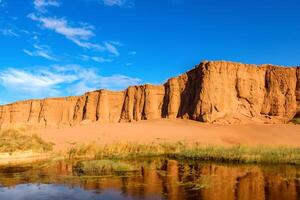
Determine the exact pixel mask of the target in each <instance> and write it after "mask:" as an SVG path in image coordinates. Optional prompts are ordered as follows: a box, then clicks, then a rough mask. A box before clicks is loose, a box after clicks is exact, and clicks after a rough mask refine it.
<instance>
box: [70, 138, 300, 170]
mask: <svg viewBox="0 0 300 200" xmlns="http://www.w3.org/2000/svg"><path fill="white" fill-rule="evenodd" d="M68 155H69V158H70V159H73V158H80V157H90V158H94V159H122V158H133V157H151V156H167V157H170V158H175V159H189V160H204V161H219V162H236V163H274V164H275V163H276V164H279V163H282V164H295V165H300V148H297V147H268V146H255V147H250V146H244V145H235V146H229V147H225V146H217V145H203V144H200V143H197V142H195V143H186V142H181V141H180V142H176V143H149V144H138V143H114V144H107V145H97V144H95V143H94V144H88V145H80V146H74V147H72V148H71V149H70V150H69V152H68Z"/></svg>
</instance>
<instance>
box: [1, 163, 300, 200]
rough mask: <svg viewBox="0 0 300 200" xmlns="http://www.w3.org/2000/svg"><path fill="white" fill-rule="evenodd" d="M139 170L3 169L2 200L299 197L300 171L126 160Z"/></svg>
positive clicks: (62, 166) (274, 199)
mask: <svg viewBox="0 0 300 200" xmlns="http://www.w3.org/2000/svg"><path fill="white" fill-rule="evenodd" d="M126 162H128V163H130V164H132V165H134V166H136V167H137V168H138V171H136V172H134V173H125V174H118V175H116V174H112V175H105V176H101V177H99V176H93V177H87V176H77V175H76V173H75V172H73V168H72V165H73V163H67V162H65V161H60V162H57V163H51V164H49V163H43V164H42V165H37V166H35V167H26V166H23V167H18V168H3V169H0V185H1V186H0V199H1V200H6V199H8V200H53V199H54V200H68V199H72V200H77V199H78V200H79V199H80V200H81V199H84V200H85V199H87V200H98V199H103V200H110V199H116V200H117V199H118V200H119V199H124V200H129V199H133V200H135V199H146V200H154V199H170V200H177V199H193V200H194V199H199V200H212V199H222V200H223V199H224V200H231V199H233V200H236V199H242V200H244V199H245V200H246V199H249V200H250V199H251V200H256V199H257V200H269V199H270V200H289V199H291V200H297V199H300V169H299V168H298V167H294V166H285V165H280V166H262V165H233V164H231V165H228V164H218V163H203V162H188V161H176V160H169V159H165V158H155V159H140V160H131V161H126Z"/></svg>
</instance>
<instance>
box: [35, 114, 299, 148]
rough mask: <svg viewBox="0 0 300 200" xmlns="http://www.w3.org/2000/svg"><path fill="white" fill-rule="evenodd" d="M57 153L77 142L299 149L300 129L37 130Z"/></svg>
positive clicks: (187, 125) (191, 125)
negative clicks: (161, 143) (168, 143)
mask: <svg viewBox="0 0 300 200" xmlns="http://www.w3.org/2000/svg"><path fill="white" fill-rule="evenodd" d="M36 132H37V133H38V134H39V135H40V136H41V137H42V138H43V139H45V140H46V141H51V142H54V143H55V147H54V150H56V151H60V150H67V149H68V148H69V147H71V145H72V144H73V145H74V143H76V144H88V143H91V142H96V143H99V144H109V143H116V142H118V143H119V142H136V143H149V142H177V141H187V142H196V141H197V142H200V143H203V144H214V145H236V144H243V145H249V146H251V145H268V146H269V145H270V146H289V147H291V146H299V147H300V126H299V125H292V124H272V125H268V124H247V125H245V124H244V125H216V124H207V123H201V122H196V121H192V120H183V119H173V120H170V119H158V120H144V121H138V122H132V123H87V124H81V125H77V126H75V127H67V128H60V129H57V128H46V129H40V130H36Z"/></svg>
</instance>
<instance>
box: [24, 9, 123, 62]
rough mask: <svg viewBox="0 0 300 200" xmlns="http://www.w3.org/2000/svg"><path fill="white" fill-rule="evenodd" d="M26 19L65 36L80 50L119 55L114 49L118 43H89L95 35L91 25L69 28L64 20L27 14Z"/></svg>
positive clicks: (68, 24)
mask: <svg viewBox="0 0 300 200" xmlns="http://www.w3.org/2000/svg"><path fill="white" fill-rule="evenodd" d="M28 17H29V18H30V19H32V20H34V21H37V22H39V23H40V24H41V26H42V27H43V28H45V29H48V30H52V31H55V32H56V33H58V34H60V35H63V36H65V37H66V38H67V39H69V40H71V41H72V42H73V43H75V44H76V45H78V46H80V47H82V48H86V49H95V50H98V51H107V52H110V53H112V54H113V55H115V56H119V55H120V53H119V51H118V50H117V48H116V46H120V45H121V43H119V42H116V41H112V42H105V43H104V45H100V44H94V43H91V42H89V40H90V39H91V38H92V37H94V36H95V33H94V32H93V30H94V27H93V26H91V25H88V24H81V26H77V27H74V26H71V25H70V23H69V22H68V21H67V20H66V19H63V18H56V17H39V16H36V15H35V14H33V13H31V14H29V15H28Z"/></svg>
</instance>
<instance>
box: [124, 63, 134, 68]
mask: <svg viewBox="0 0 300 200" xmlns="http://www.w3.org/2000/svg"><path fill="white" fill-rule="evenodd" d="M125 65H126V66H127V67H129V66H132V65H133V63H126V64H125Z"/></svg>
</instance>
